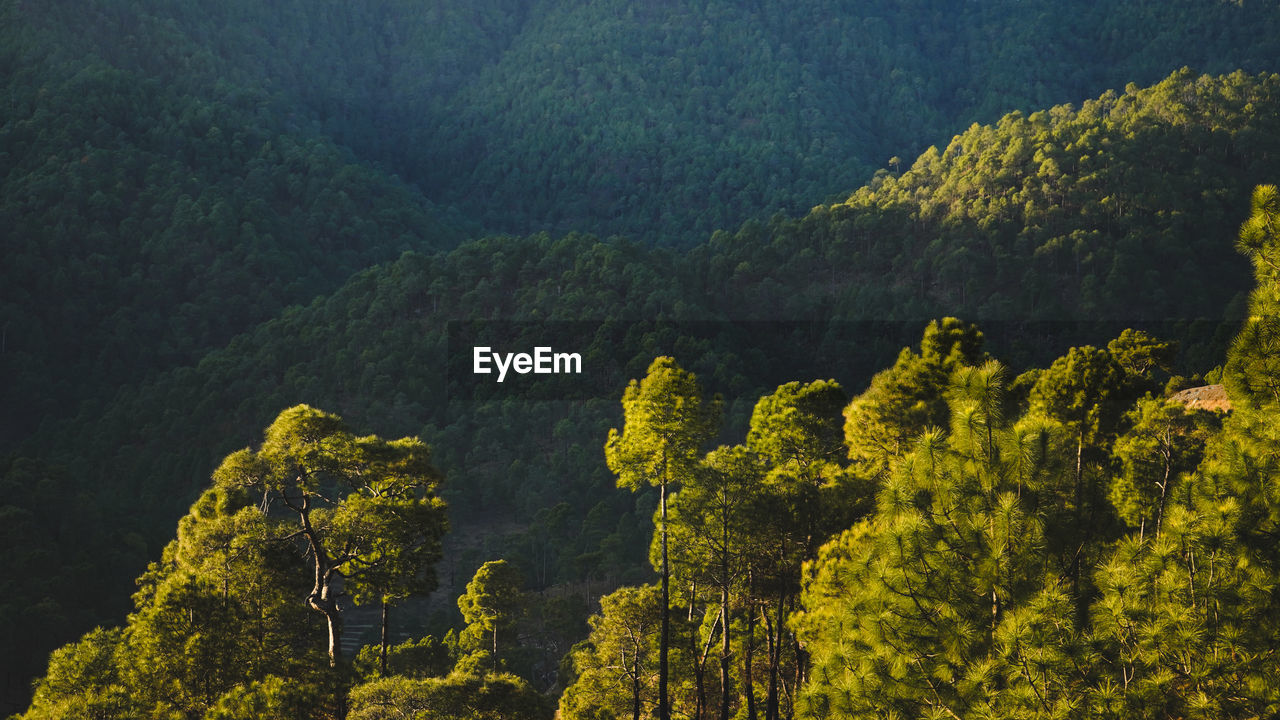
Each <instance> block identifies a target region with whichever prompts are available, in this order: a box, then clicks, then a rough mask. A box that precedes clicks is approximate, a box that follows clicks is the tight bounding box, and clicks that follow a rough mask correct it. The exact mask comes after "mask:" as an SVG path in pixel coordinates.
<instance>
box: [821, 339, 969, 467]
mask: <svg viewBox="0 0 1280 720" xmlns="http://www.w3.org/2000/svg"><path fill="white" fill-rule="evenodd" d="M982 342H983V337H982V333H981V332H979V331H978V329H977V327H976V326H974V325H971V324H968V323H964V322H962V321H960V320H958V319H956V318H951V317H948V318H943V319H942V320H933V321H930V323H929V324H928V325H927V326H926V327H925V330H924V335H923V336H922V337H921V339H920V350H919V352H912V350H911V349H910V348H903V349H902V351H901V352H900V353H899V354H898V359H897V360H896V361H895V362H894V364H893V366H892V367H891V368H889V369H887V370H883V371H881V372H879V373H876V375H875V377H873V378H872V379H871V384H870V386H869V387H868V388H867V389H866V391H865V392H863V393H862V394H861V395H859V396H858V397H856V398H854V399H853V401H852V402H851V403H850V404H849V406H848V408H846V409H845V411H844V417H845V424H844V434H845V442H846V443H847V444H848V448H849V457H850V459H852V460H854V461H856V462H858V463H860V464H861V465H863V467H864V470H863V472H864V473H866V474H868V475H870V474H883V473H885V472H887V471H888V467H889V459H890V458H892V457H895V456H897V455H900V454H901V453H903V452H904V451H905V449H906V447H907V446H908V444H909V443H910V442H911V440H912V439H914V438H915V437H916V436H918V435H919V434H920V433H922V432H924V431H925V429H927V428H929V427H931V426H945V425H946V423H947V406H946V401H945V400H944V398H943V395H944V394H945V393H946V390H947V387H948V383H949V382H950V377H951V372H952V370H954V369H955V368H956V367H957V366H958V365H960V364H971V365H972V364H977V363H980V362H981V361H982V360H983V358H984V357H985V355H984V353H983V351H982Z"/></svg>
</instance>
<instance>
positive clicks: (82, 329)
mask: <svg viewBox="0 0 1280 720" xmlns="http://www.w3.org/2000/svg"><path fill="white" fill-rule="evenodd" d="M1278 37H1280V9H1277V8H1276V7H1274V6H1272V5H1268V4H1263V3H1251V2H1246V3H1229V2H1219V1H1217V0H1177V1H1176V2H1172V3H1163V4H1151V3H1145V2H1137V1H1136V0H1133V1H1129V0H1125V1H1124V2H1118V3H1111V4H1105V5H1104V4H1090V5H1088V6H1084V7H1065V6H1063V5H1062V4H1061V3H1052V2H1049V1H1048V0H1032V1H1019V0H999V1H998V2H993V3H958V2H948V1H943V0H919V1H913V2H896V1H895V2H889V1H888V0H875V1H873V2H847V1H844V0H802V1H801V2H796V3H791V4H788V5H786V6H782V5H777V4H773V3H764V2H752V3H729V2H722V1H720V0H701V1H696V2H695V1H692V0H688V1H685V0H676V1H674V2H657V3H654V2H650V3H641V4H624V3H620V2H615V1H614V0H608V1H606V2H590V3H588V2H569V1H566V0H482V1H479V2H470V3H460V2H455V1H454V0H445V1H443V2H435V3H426V4H424V3H418V2H411V1H410V0H375V1H374V2H368V3H361V4H357V5H352V4H351V3H341V2H337V1H336V0H320V1H319V2H312V3H255V2H250V1H249V0H228V2H221V3H217V4H216V5H209V4H208V3H198V2H194V0H127V1H126V0H91V1H90V2H76V3H73V2H69V1H66V0H53V1H51V2H42V3H35V2H31V1H30V0H0V89H2V90H3V92H4V95H3V96H0V97H5V98H6V99H7V104H5V103H4V101H0V104H3V107H4V112H3V114H2V115H0V228H3V230H0V237H3V245H4V263H3V264H2V265H3V267H0V395H2V396H3V397H4V398H5V402H4V403H3V405H4V410H3V411H0V480H3V485H2V486H3V487H4V488H5V489H6V490H5V492H4V493H3V500H2V501H0V511H2V513H3V517H5V518H7V520H8V524H7V527H8V530H7V533H8V534H7V535H6V537H8V538H11V541H10V543H9V544H10V545H12V546H14V547H16V548H18V551H17V552H16V553H15V558H14V567H15V568H16V571H15V572H16V574H17V576H19V577H20V580H18V581H16V582H15V587H14V590H13V592H11V593H10V594H9V596H8V597H7V598H6V599H5V601H4V602H5V605H4V606H3V607H4V612H3V613H0V615H4V616H6V617H11V618H15V619H14V620H13V621H12V622H8V621H7V622H6V623H4V629H3V632H0V655H4V656H5V657H6V660H5V661H4V663H5V666H4V667H3V689H2V691H3V693H4V696H5V698H10V699H12V700H0V712H5V711H7V709H8V708H9V706H10V704H11V703H20V702H24V701H25V697H26V696H27V694H28V690H29V682H28V681H29V679H30V678H31V677H32V675H33V674H34V673H36V672H38V670H39V667H40V666H41V664H42V663H43V660H44V658H43V653H44V652H46V651H47V650H48V649H49V648H51V647H54V646H56V645H57V644H59V643H61V642H63V641H66V640H69V639H70V637H71V634H74V633H77V632H79V631H81V630H83V629H86V628H87V627H90V626H92V625H94V624H98V623H105V624H110V623H112V622H115V621H116V620H118V618H119V617H121V616H122V615H123V613H124V612H125V611H126V610H127V609H128V595H129V593H130V592H131V590H132V587H133V586H132V585H131V584H130V578H132V577H134V576H136V575H137V574H138V572H139V571H140V569H141V568H142V567H143V566H144V564H145V563H146V562H147V561H148V560H151V559H154V558H155V556H156V553H157V549H158V548H159V547H160V546H161V544H162V543H163V542H164V541H165V539H167V538H168V537H170V535H171V530H172V526H173V520H174V518H176V517H178V516H179V515H180V514H181V512H182V510H183V508H185V507H186V506H187V505H188V503H189V502H190V500H191V499H192V498H193V497H195V495H196V494H197V493H198V492H199V490H200V489H201V488H203V487H204V486H205V483H206V482H207V480H208V476H209V472H210V470H211V469H212V468H213V467H214V466H215V465H216V464H217V462H218V461H219V459H220V458H222V456H223V455H224V454H225V453H226V452H228V451H230V450H232V449H234V448H236V447H239V446H242V445H243V444H245V443H247V442H250V441H252V440H253V439H254V438H255V437H256V435H255V433H256V432H257V431H258V429H259V428H261V427H264V426H265V425H266V423H267V422H269V420H270V419H271V418H272V417H274V416H275V414H276V413H277V412H278V411H279V410H280V409H281V408H283V407H286V406H290V405H294V404H296V403H298V402H310V403H312V404H315V405H317V406H319V407H323V408H326V409H329V410H333V411H336V412H340V413H341V414H342V415H343V416H344V417H347V418H348V419H350V420H351V421H353V422H354V423H357V424H359V425H360V426H363V427H369V428H371V429H373V430H376V431H378V432H382V433H386V434H392V435H394V434H406V433H408V434H420V435H422V436H423V437H424V438H425V439H426V440H427V441H428V442H430V443H431V444H432V445H433V446H435V448H436V450H435V452H436V458H437V460H438V462H439V464H440V466H441V467H442V468H443V469H444V470H446V471H447V472H448V476H449V479H448V480H447V481H446V482H445V485H444V488H443V493H444V495H445V496H446V497H447V499H448V500H449V502H450V505H451V512H452V513H453V515H454V519H455V522H457V523H458V524H459V525H461V526H462V528H463V529H464V531H465V529H466V527H467V524H468V523H472V522H476V521H477V518H480V517H481V516H484V519H485V520H492V521H495V522H498V523H501V526H502V527H515V528H517V529H516V530H514V531H513V532H511V533H510V534H508V535H505V536H503V537H494V538H490V539H489V546H488V547H483V548H479V549H475V548H473V549H471V550H470V551H469V552H468V554H467V556H466V557H465V558H461V559H457V560H456V562H457V563H459V564H458V565H457V567H455V568H454V569H455V570H458V571H460V572H469V571H470V570H471V569H472V568H473V567H475V566H476V565H478V564H479V563H480V561H482V560H484V559H487V558H488V557H491V556H496V555H504V556H506V557H508V558H510V559H511V560H512V561H513V562H514V563H515V564H516V565H517V566H518V567H519V568H520V569H521V570H522V571H523V572H524V573H525V574H526V575H527V576H528V577H529V578H530V581H531V583H532V584H533V585H534V586H536V587H538V588H542V587H546V586H550V585H553V584H555V583H583V582H594V583H595V584H596V587H612V586H614V585H616V584H618V583H621V582H631V581H638V580H637V578H642V577H643V576H644V575H645V574H646V573H647V570H646V569H645V567H644V566H645V549H644V547H645V544H646V542H647V538H648V535H649V531H650V528H649V524H648V515H649V513H650V511H651V509H652V506H653V504H654V503H655V502H656V500H655V498H654V496H653V495H652V494H651V493H650V494H645V493H642V494H641V495H640V496H639V497H638V498H633V497H630V496H627V495H625V494H622V493H619V492H617V491H616V490H615V489H614V479H613V478H612V477H611V476H610V474H609V473H608V472H607V471H606V470H605V468H604V465H603V462H602V458H601V456H600V451H599V448H600V445H601V443H602V442H603V437H604V435H605V433H607V430H608V429H609V427H612V426H613V425H614V424H616V422H617V418H618V407H617V399H618V394H619V393H620V392H621V390H620V388H621V387H623V386H624V385H625V383H626V381H627V380H628V379H629V378H634V377H637V376H638V375H640V374H641V373H642V372H643V371H644V369H645V367H646V366H647V365H648V363H649V362H650V361H651V360H652V359H653V357H655V356H656V355H659V354H662V353H670V354H673V355H675V356H676V357H678V358H679V359H680V361H681V362H682V363H685V364H686V366H687V367H690V368H692V369H694V370H696V371H697V372H698V373H699V375H700V376H701V377H703V378H704V379H705V381H706V382H707V383H708V385H709V386H710V387H711V389H713V390H715V391H719V392H723V393H724V394H725V395H726V397H728V398H730V406H729V408H728V417H729V425H728V426H727V429H726V430H725V431H724V433H723V435H724V436H725V438H728V437H731V436H732V434H733V433H734V432H736V431H738V430H741V429H742V428H743V427H744V426H745V424H746V422H747V417H748V416H749V414H750V411H751V402H752V401H753V399H754V398H756V397H759V396H760V395H762V394H763V393H765V392H768V391H770V390H772V389H773V388H774V387H775V386H776V385H778V384H779V383H782V382H785V381H787V380H792V379H795V378H808V377H829V376H831V375H838V376H839V379H840V380H841V381H842V382H843V383H844V384H845V387H847V388H850V389H859V388H861V387H862V386H863V385H864V384H865V383H866V382H867V381H868V379H869V378H870V377H871V374H872V373H873V372H874V371H876V370H878V369H881V368H883V367H885V366H886V365H888V364H889V363H891V362H892V360H893V358H894V357H895V355H896V354H897V353H898V351H899V349H900V348H902V347H903V346H904V345H907V344H909V343H911V342H914V341H915V340H916V339H917V338H918V337H919V333H920V328H921V327H922V326H923V325H924V323H925V322H926V321H927V320H928V319H930V318H933V317H938V316H942V315H960V316H963V317H966V318H970V319H975V320H978V321H979V322H981V323H982V324H983V327H984V329H986V331H987V334H988V339H989V341H990V342H991V343H992V347H995V348H997V349H998V350H999V351H1000V353H1001V357H1003V358H1005V359H1006V360H1007V361H1009V362H1011V363H1014V364H1015V365H1030V364H1035V363H1045V362H1048V360H1050V359H1052V358H1053V357H1055V356H1056V355H1057V354H1058V353H1060V352H1061V351H1062V350H1063V349H1064V348H1065V347H1066V346H1067V345H1069V344H1070V343H1073V342H1093V343H1102V342H1105V341H1106V340H1107V339H1108V338H1110V337H1114V335H1115V334H1116V333H1117V332H1118V331H1119V330H1120V329H1122V328H1123V327H1127V326H1131V325H1133V326H1143V327H1148V328H1151V329H1153V330H1156V331H1158V332H1159V333H1160V334H1162V335H1165V336H1168V337H1172V338H1176V339H1180V340H1182V341H1183V345H1182V355H1181V356H1180V360H1179V362H1180V367H1181V369H1182V371H1183V372H1187V373H1199V372H1203V371H1205V370H1207V369H1208V368H1210V367H1212V366H1213V365H1216V364H1218V363H1220V362H1221V358H1222V350H1223V348H1224V347H1225V345H1226V342H1227V340H1228V339H1229V337H1230V336H1231V333H1232V332H1233V330H1234V324H1233V320H1232V319H1238V318H1240V317H1242V316H1243V314H1244V308H1245V303H1244V298H1245V291H1246V288H1247V287H1248V268H1247V263H1246V262H1245V261H1244V260H1243V259H1241V258H1240V257H1239V256H1238V255H1237V254H1236V253H1234V252H1233V251H1232V249H1231V246H1232V242H1233V238H1234V228H1235V227H1237V226H1238V224H1239V222H1240V220H1241V219H1242V218H1243V217H1245V215H1246V214H1247V202H1246V200H1247V197H1248V194H1249V190H1250V189H1251V188H1252V187H1253V186H1254V185H1256V184H1258V183H1262V182H1267V181H1273V180H1274V178H1275V176H1276V174H1277V168H1276V165H1277V163H1278V162H1280V122H1278V121H1277V120H1276V118H1278V117H1280V100H1278V98H1277V91H1278V83H1280V81H1278V80H1277V79H1276V77H1275V76H1271V75H1266V74H1262V75H1257V74H1251V73H1257V72H1269V71H1273V70H1275V69H1276V63H1277V59H1278V58H1280V47H1278V46H1277V44H1276V43H1277V41H1276V38H1278ZM1184 66H1191V67H1193V68H1195V72H1192V71H1190V70H1185V69H1184V70H1180V71H1179V70H1177V68H1181V67H1184ZM1241 69H1243V71H1244V72H1242V73H1240V72H1238V73H1237V74H1234V75H1229V76H1226V75H1224V76H1219V77H1209V76H1205V77H1199V76H1197V75H1196V73H1197V72H1210V73H1230V72H1233V71H1237V70H1241ZM1170 72H1174V75H1172V76H1169V73H1170ZM1166 77H1168V79H1166V80H1163V81H1161V78H1166ZM1152 83H1159V84H1157V85H1154V86H1153V87H1150V88H1146V89H1140V86H1144V85H1148V84H1152ZM1107 88H1113V89H1112V90H1110V91H1108V90H1107ZM1122 88H1123V89H1122ZM1104 92H1105V94H1104ZM1089 97H1093V98H1096V99H1093V100H1087V101H1085V100H1084V98H1089ZM1082 101H1083V102H1082ZM1064 103H1075V104H1064ZM1015 109H1018V111H1017V112H1013V113H1012V114H1008V113H1010V111H1012V110H1015ZM966 128H967V129H966ZM957 133H958V134H957ZM952 135H954V138H953V139H952V140H950V141H949V142H946V138H948V137H951V136H952ZM931 143H937V146H936V147H932V148H930V147H929V145H930V144H931ZM912 157H916V158H917V159H915V160H914V161H912V160H911V158H912ZM876 168H881V169H880V170H875V169H876ZM850 188H858V189H857V190H855V191H853V192H852V193H850ZM735 228H736V229H735ZM1223 318H1227V319H1228V321H1227V323H1226V324H1225V325H1223V324H1221V321H1222V320H1223ZM549 339H550V340H549ZM481 341H483V342H486V343H489V344H493V345H495V346H499V345H501V346H504V347H508V348H509V349H511V350H518V349H524V348H529V347H532V346H534V345H537V344H544V343H546V342H548V341H551V342H553V343H554V344H556V345H563V346H564V347H566V348H572V349H574V350H580V351H581V352H582V353H583V355H584V358H585V362H586V365H587V367H588V370H589V377H587V378H576V379H563V378H560V379H542V378H540V379H539V381H538V382H537V383H533V382H527V383H525V384H523V385H520V386H518V387H519V388H520V390H519V391H518V392H512V390H511V388H512V387H513V386H509V385H503V386H494V385H489V384H484V383H477V382H475V381H474V379H473V378H470V377H469V371H468V366H467V360H468V358H467V357H459V355H458V352H459V350H458V349H459V348H465V347H469V346H470V345H471V344H477V343H479V342H481ZM833 368H834V369H833ZM446 604H447V603H446ZM13 648H22V649H23V652H21V653H16V652H15V653H11V652H10V650H11V649H13ZM10 658H12V659H10ZM554 660H555V659H554V658H550V659H548V658H542V659H541V660H540V661H539V662H541V663H542V667H543V670H546V665H547V663H552V664H554ZM15 698H16V699H15ZM14 707H16V705H14Z"/></svg>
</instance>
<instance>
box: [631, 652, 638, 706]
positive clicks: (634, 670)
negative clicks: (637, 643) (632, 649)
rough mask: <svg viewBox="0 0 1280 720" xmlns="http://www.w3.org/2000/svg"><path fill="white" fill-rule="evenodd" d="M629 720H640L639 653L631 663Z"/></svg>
mask: <svg viewBox="0 0 1280 720" xmlns="http://www.w3.org/2000/svg"><path fill="white" fill-rule="evenodd" d="M631 692H632V704H631V720H640V651H639V650H638V649H637V650H636V654H635V658H634V659H633V660H632V662H631Z"/></svg>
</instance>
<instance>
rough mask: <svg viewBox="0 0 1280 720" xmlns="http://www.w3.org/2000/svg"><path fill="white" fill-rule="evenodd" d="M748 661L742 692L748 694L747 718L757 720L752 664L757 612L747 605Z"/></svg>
mask: <svg viewBox="0 0 1280 720" xmlns="http://www.w3.org/2000/svg"><path fill="white" fill-rule="evenodd" d="M744 655H745V656H746V662H745V663H744V665H743V668H742V684H743V688H742V693H743V694H744V695H746V696H747V720H757V716H756V683H755V677H754V675H753V674H752V669H751V666H752V664H753V663H755V655H756V614H755V609H754V608H752V607H751V606H750V601H748V606H747V647H746V652H745V653H744Z"/></svg>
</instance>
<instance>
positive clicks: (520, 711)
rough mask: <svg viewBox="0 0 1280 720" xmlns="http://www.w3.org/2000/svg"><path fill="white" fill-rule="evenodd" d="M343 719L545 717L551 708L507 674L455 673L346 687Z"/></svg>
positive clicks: (530, 719)
mask: <svg viewBox="0 0 1280 720" xmlns="http://www.w3.org/2000/svg"><path fill="white" fill-rule="evenodd" d="M349 699H350V712H349V713H348V714H347V720H401V719H402V718H412V719H413V720H420V719H421V720H427V718H430V719H431V720H549V719H550V717H551V708H550V707H549V704H548V702H547V700H546V698H544V697H543V696H542V695H541V694H539V693H538V692H537V691H536V690H534V689H533V688H532V687H530V686H529V683H527V682H525V681H524V680H522V679H520V678H518V677H516V676H515V675H510V674H505V673H504V674H490V675H483V676H477V675H469V674H462V673H454V674H451V675H449V676H448V677H443V678H425V679H420V680H415V679H411V678H406V677H399V676H392V677H387V678H381V679H379V680H373V681H371V682H368V683H365V684H363V685H357V686H356V687H354V688H352V689H351V694H350V698H349Z"/></svg>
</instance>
